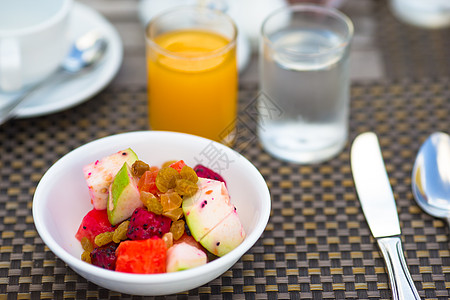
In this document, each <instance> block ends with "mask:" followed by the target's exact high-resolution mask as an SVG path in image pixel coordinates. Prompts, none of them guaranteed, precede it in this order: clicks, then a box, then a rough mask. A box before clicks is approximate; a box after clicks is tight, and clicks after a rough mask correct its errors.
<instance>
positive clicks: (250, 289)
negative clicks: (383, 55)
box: [0, 78, 450, 299]
mask: <svg viewBox="0 0 450 300" xmlns="http://www.w3.org/2000/svg"><path fill="white" fill-rule="evenodd" d="M449 85H450V80H449V79H448V78H446V79H445V78H444V79H439V80H421V81H398V82H370V83H355V84H354V85H353V86H352V102H351V119H350V120H351V121H350V125H351V128H350V141H351V140H352V139H353V138H354V137H355V136H356V135H357V134H358V133H361V132H364V131H367V130H371V131H375V132H376V133H377V134H378V136H379V139H380V143H381V147H382V151H383V155H384V158H385V162H386V167H387V170H388V173H389V175H390V180H391V184H392V187H393V190H394V193H395V196H396V200H397V206H398V211H399V217H400V221H401V226H402V233H403V235H402V238H403V242H404V249H405V254H406V258H407V263H408V266H409V269H410V271H411V274H412V277H413V279H414V281H415V284H416V286H417V288H418V290H419V293H420V295H421V296H422V297H423V298H427V299H448V298H449V296H450V293H449V289H450V258H449V256H450V252H449V244H448V236H447V234H448V231H447V226H446V225H445V223H444V222H443V221H442V220H438V219H434V218H432V217H430V216H428V215H426V214H425V213H423V212H422V211H421V210H420V209H419V208H418V206H417V205H416V204H415V202H414V200H413V197H412V194H411V191H410V183H411V180H410V174H411V170H412V166H413V162H414V158H415V155H416V152H417V150H418V148H419V147H420V144H421V142H423V141H424V140H425V138H426V137H427V136H428V135H429V134H430V133H431V132H434V131H436V130H441V131H448V127H449V124H450V116H449V112H450V86H449ZM256 95H257V86H256V85H248V86H242V87H241V88H240V108H241V109H240V117H239V131H238V132H239V139H238V141H237V143H236V149H237V150H238V151H240V152H241V153H242V154H243V155H245V156H246V157H247V158H248V159H250V160H251V161H252V162H253V163H254V164H255V165H256V167H257V168H258V169H259V170H260V172H261V173H262V174H263V176H264V177H265V179H266V180H267V183H268V185H269V187H270V190H271V194H272V204H273V207H272V215H271V218H270V220H269V224H268V226H267V229H266V231H265V232H264V234H263V236H262V237H261V239H260V240H259V241H258V242H257V243H256V245H255V246H254V247H253V248H252V249H251V250H250V251H249V252H248V253H247V254H245V255H244V256H243V257H242V258H241V260H239V261H238V263H237V264H236V265H235V266H234V267H233V268H232V269H230V270H229V271H227V272H226V273H225V274H223V275H222V276H220V277H219V278H217V279H215V280H213V281H211V282H210V283H208V284H206V285H204V286H202V287H200V288H198V289H195V290H191V291H188V292H185V293H181V294H179V295H176V296H171V297H169V298H176V299H178V298H181V299H184V298H191V297H192V298H198V297H200V298H209V297H211V298H225V299H232V298H233V299H235V298H248V299H260V298H270V299H275V298H278V299H344V298H346V299H369V298H370V299H389V298H390V297H391V293H390V289H389V285H388V277H387V274H386V271H385V268H384V262H383V260H382V257H381V254H380V252H379V250H378V248H377V246H376V243H375V240H374V239H373V238H372V237H371V234H370V231H369V229H368V227H367V224H366V221H365V219H364V216H363V214H362V212H361V209H360V205H359V201H358V199H357V196H356V193H355V190H354V185H353V180H352V175H351V171H350V165H349V146H348V145H347V147H346V149H345V150H344V151H343V152H342V153H341V154H340V155H339V156H338V157H336V158H334V159H332V160H330V161H328V162H325V163H323V164H318V165H306V166H299V165H294V164H289V163H284V162H281V161H278V160H275V159H273V158H272V157H270V156H269V155H268V154H267V153H265V152H264V151H263V150H262V149H261V147H260V146H259V143H258V141H257V139H256V138H255V136H254V135H253V133H254V130H255V127H256V125H255V123H254V120H253V114H252V112H253V108H252V105H253V99H255V97H256ZM142 129H147V113H146V91H145V89H137V90H127V89H111V88H109V89H106V90H105V91H103V92H102V93H101V94H99V95H98V96H96V97H95V98H93V99H92V100H90V101H88V102H86V103H84V104H82V105H80V106H77V107H75V108H73V109H71V110H67V111H64V112H61V113H57V114H53V115H50V116H46V117H40V118H32V119H21V120H12V121H10V122H9V123H7V124H6V125H4V126H2V127H0V153H1V154H0V155H1V159H0V179H1V180H0V232H1V240H0V299H17V298H19V299H85V298H87V299H97V298H102V299H143V298H144V297H138V296H130V295H121V294H118V293H116V292H112V291H109V290H105V289H103V288H101V287H98V286H96V285H95V284H93V283H90V282H88V281H87V280H86V279H84V278H82V277H80V276H78V275H77V274H76V273H75V272H74V271H72V270H71V269H70V268H68V267H67V266H66V265H65V264H64V262H63V261H61V260H60V259H58V258H57V257H55V255H54V254H53V253H52V252H51V251H50V250H49V249H48V248H47V247H46V246H45V245H44V244H43V242H42V240H41V239H40V238H39V235H38V234H37V232H36V230H35V227H34V224H33V218H32V215H31V205H32V197H33V193H34V189H35V187H36V185H37V183H38V182H39V180H40V178H41V176H42V175H43V174H44V172H45V171H46V170H47V169H48V168H49V167H50V166H51V165H52V164H53V163H54V162H55V161H56V160H57V159H59V158H60V157H62V156H63V155H64V154H66V153H68V152H69V151H71V150H72V149H74V148H76V147H78V146H80V145H82V144H84V143H86V142H89V141H92V140H94V139H97V138H100V137H103V136H107V135H111V134H115V133H120V132H125V131H133V130H142Z"/></svg>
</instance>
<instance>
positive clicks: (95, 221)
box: [75, 208, 116, 245]
mask: <svg viewBox="0 0 450 300" xmlns="http://www.w3.org/2000/svg"><path fill="white" fill-rule="evenodd" d="M115 228H116V226H112V225H111V223H110V222H109V220H108V214H107V213H106V209H103V210H97V209H95V208H94V209H93V210H91V211H90V212H88V213H87V214H86V215H85V216H84V218H83V220H82V221H81V224H80V227H79V228H78V231H77V233H76V234H75V237H76V238H77V239H78V240H79V241H81V239H82V238H83V237H87V238H88V239H89V241H90V242H91V243H92V244H93V245H94V239H95V237H96V236H97V235H99V234H100V233H103V232H107V231H114V229H115Z"/></svg>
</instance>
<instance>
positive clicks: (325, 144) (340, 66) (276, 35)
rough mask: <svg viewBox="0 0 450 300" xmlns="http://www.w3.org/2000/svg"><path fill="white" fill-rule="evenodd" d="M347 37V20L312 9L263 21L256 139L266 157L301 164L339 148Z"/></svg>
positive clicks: (344, 117) (343, 132)
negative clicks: (258, 140)
mask: <svg viewBox="0 0 450 300" xmlns="http://www.w3.org/2000/svg"><path fill="white" fill-rule="evenodd" d="M352 36H353V25H352V22H351V21H350V19H349V18H348V17H346V16H345V15H344V14H342V13H341V12H339V11H337V10H335V9H332V8H326V7H321V6H316V5H306V4H300V5H294V6H288V7H286V8H281V9H279V10H277V11H275V12H273V13H272V14H271V15H269V16H268V17H267V19H266V20H265V21H264V23H263V25H262V29H261V55H260V88H261V95H260V97H259V100H258V110H259V124H258V135H259V138H260V140H261V142H262V145H263V146H264V148H265V149H266V150H267V151H268V152H269V153H270V154H272V155H273V156H275V157H277V158H280V159H283V160H286V161H291V162H295V163H304V164H306V163H316V162H321V161H324V160H327V159H329V158H331V157H333V156H335V155H337V154H338V153H339V152H340V151H341V150H342V149H343V148H344V146H345V144H346V141H347V137H348V115H349V99H350V92H349V90H350V80H349V67H348V61H349V47H350V42H351V39H352Z"/></svg>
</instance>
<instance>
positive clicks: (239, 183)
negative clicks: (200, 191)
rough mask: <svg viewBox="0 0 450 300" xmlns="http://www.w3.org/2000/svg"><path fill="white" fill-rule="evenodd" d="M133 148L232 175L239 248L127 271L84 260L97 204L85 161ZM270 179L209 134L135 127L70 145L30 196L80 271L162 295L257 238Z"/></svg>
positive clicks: (218, 267) (154, 160)
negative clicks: (82, 232)
mask: <svg viewBox="0 0 450 300" xmlns="http://www.w3.org/2000/svg"><path fill="white" fill-rule="evenodd" d="M128 147H130V148H132V149H133V150H134V151H135V152H136V153H137V155H138V157H139V159H141V160H143V161H145V162H147V163H148V164H150V165H156V166H160V165H161V164H162V163H163V162H165V161H168V160H175V159H183V160H184V161H185V162H186V163H187V164H188V165H190V166H194V165H196V164H197V163H198V162H199V161H202V162H201V163H202V164H204V165H205V166H207V167H211V168H212V169H213V170H216V171H218V173H220V174H221V175H222V176H223V177H224V179H225V180H226V182H227V186H228V189H229V193H230V196H231V201H232V202H233V204H234V205H235V206H236V208H237V211H238V214H239V216H240V219H241V222H242V224H243V226H244V229H245V231H246V233H247V236H246V238H245V240H244V241H243V242H242V244H240V245H239V246H238V247H237V248H236V249H234V250H233V251H231V252H230V253H228V254H226V255H225V256H223V257H221V258H218V259H216V260H214V261H212V262H210V263H208V264H206V265H203V266H201V267H197V268H194V269H190V270H185V271H180V272H175V273H166V274H148V275H143V274H128V273H121V272H115V271H110V270H106V269H102V268H99V267H96V266H93V265H90V264H88V263H85V262H83V261H82V260H81V259H80V257H81V253H82V248H81V245H80V243H79V242H78V240H77V239H76V238H75V233H76V232H77V229H78V226H79V225H80V223H81V220H82V218H83V216H84V215H85V214H86V213H87V212H88V211H89V210H91V209H92V205H91V203H90V200H89V192H88V188H87V186H86V184H85V180H84V177H83V172H82V167H83V166H84V165H86V164H88V163H91V162H93V161H95V160H97V159H100V158H102V157H104V156H107V155H109V154H112V153H114V152H117V151H120V150H123V149H126V148H128ZM214 158H215V159H214ZM270 207H271V200H270V194H269V190H268V188H267V185H266V183H265V181H264V179H263V177H262V176H261V174H260V173H259V172H258V170H257V169H256V168H255V167H254V166H253V165H252V164H251V163H250V162H249V161H248V160H247V159H245V158H244V157H243V156H241V155H240V154H239V153H237V152H236V151H234V150H232V149H230V148H228V147H226V146H224V145H222V144H219V143H216V142H213V141H210V140H208V139H204V138H201V137H197V136H193V135H187V134H182V133H174V132H162V131H138V132H130V133H123V134H118V135H114V136H110V137H105V138H102V139H99V140H96V141H93V142H90V143H88V144H86V145H84V146H81V147H79V148H77V149H75V150H73V151H72V152H70V153H68V154H67V155H65V156H64V157H62V158H61V159H60V160H59V161H57V162H56V163H55V164H54V165H53V166H52V167H51V168H50V169H49V170H48V171H47V172H46V173H45V174H44V176H43V177H42V179H41V181H40V182H39V184H38V186H37V189H36V192H35V194H34V199H33V218H34V223H35V225H36V229H37V231H38V233H39V235H40V236H41V238H42V240H43V241H44V242H45V244H46V245H47V246H48V247H49V248H50V250H52V251H53V253H55V255H56V256H58V257H59V258H60V259H62V260H63V261H64V262H66V263H67V265H69V266H70V267H71V268H72V269H73V270H74V271H75V272H77V273H78V274H80V275H81V276H83V277H85V278H86V279H87V280H89V281H92V282H94V283H96V284H98V285H100V286H102V287H104V288H107V289H110V290H113V291H117V292H122V293H126V294H134V295H165V294H172V293H178V292H182V291H186V290H190V289H193V288H196V287H199V286H201V285H203V284H205V283H207V282H209V281H211V280H213V279H215V278H216V277H218V276H220V275H221V274H223V273H224V272H225V271H227V270H228V269H229V268H231V267H232V266H233V265H234V264H235V263H236V262H237V261H238V260H239V259H240V257H241V256H242V255H244V254H245V253H246V252H247V251H248V250H249V249H250V248H251V247H252V246H253V245H254V244H255V243H256V241H257V240H258V239H259V237H260V236H261V234H262V233H263V231H264V229H265V227H266V225H267V222H268V219H269V214H270Z"/></svg>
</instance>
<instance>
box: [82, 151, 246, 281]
mask: <svg viewBox="0 0 450 300" xmlns="http://www.w3.org/2000/svg"><path fill="white" fill-rule="evenodd" d="M83 172H84V177H85V179H86V183H87V187H88V189H89V195H90V201H91V204H92V206H93V208H92V210H91V211H89V212H88V213H87V214H86V215H85V216H84V218H83V220H82V222H81V224H80V227H79V229H78V231H77V233H76V235H75V237H76V238H77V239H78V240H79V241H80V243H81V246H82V248H83V253H82V255H81V259H82V260H83V261H85V262H87V263H90V264H93V265H95V266H98V267H101V268H105V269H109V270H115V271H119V272H127V273H139V274H155V273H166V272H176V271H181V270H186V269H190V268H194V267H198V266H201V265H204V264H206V263H207V262H209V261H211V260H213V259H215V258H217V257H220V256H223V255H225V254H227V253H228V252H230V251H231V250H233V249H234V248H236V247H237V246H238V245H239V244H240V243H241V242H242V241H243V240H244V238H245V231H244V228H243V227H242V224H241V222H240V219H239V216H238V213H237V211H236V207H235V206H234V205H233V204H232V203H231V201H230V196H229V194H228V190H227V186H226V182H225V180H224V179H223V178H222V176H220V175H219V174H218V173H216V172H214V171H213V170H211V169H209V168H207V167H205V166H202V165H197V166H195V167H194V168H191V167H189V166H188V165H186V164H185V162H184V161H183V160H178V161H169V162H166V163H165V164H163V165H162V166H160V167H159V166H149V165H148V164H147V163H145V162H144V161H141V160H139V159H138V156H137V155H136V153H135V152H134V151H133V150H132V149H130V148H128V149H125V150H122V151H119V152H117V153H114V154H111V155H109V156H107V157H104V158H102V159H100V160H97V161H95V162H92V163H90V164H88V165H86V166H84V168H83Z"/></svg>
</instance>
